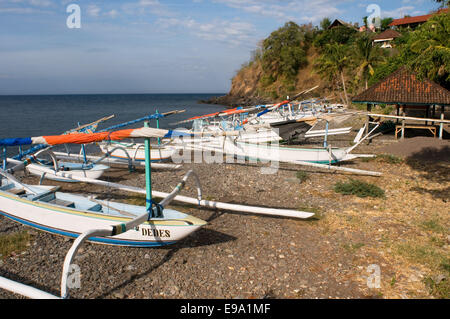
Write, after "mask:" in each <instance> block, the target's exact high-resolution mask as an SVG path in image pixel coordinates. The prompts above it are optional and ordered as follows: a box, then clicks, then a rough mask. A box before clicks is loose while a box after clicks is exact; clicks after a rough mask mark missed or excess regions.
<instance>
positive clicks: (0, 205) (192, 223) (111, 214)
mask: <svg viewBox="0 0 450 319" xmlns="http://www.w3.org/2000/svg"><path fill="white" fill-rule="evenodd" d="M32 187H33V188H34V189H40V190H45V188H46V187H47V188H51V187H48V186H39V187H38V186H32ZM54 194H55V195H56V197H59V198H63V199H64V200H65V201H71V200H72V201H73V202H76V203H77V206H78V205H80V207H78V208H71V207H63V206H61V205H57V204H50V203H48V202H44V201H41V200H35V201H33V200H30V199H28V198H26V197H20V196H17V195H13V194H10V193H9V192H8V191H5V190H0V214H1V215H4V216H5V217H8V218H10V219H12V220H15V221H17V222H19V223H22V224H24V225H27V226H31V227H34V228H37V229H40V230H43V231H46V232H50V233H53V234H57V235H62V236H68V237H74V238H75V237H78V236H79V235H80V234H81V233H83V232H85V231H87V230H90V229H93V228H108V227H111V226H112V225H117V224H119V223H126V222H127V221H129V220H131V219H132V217H126V216H124V215H122V214H121V213H120V212H118V211H115V210H114V209H113V208H112V207H114V208H116V209H118V210H122V211H133V212H135V213H136V214H139V213H140V214H142V213H145V207H140V206H134V205H126V204H120V203H112V202H111V203H107V205H108V206H109V207H108V209H107V211H106V212H96V211H91V210H89V207H88V206H89V205H91V206H92V207H95V206H96V205H97V207H98V204H96V203H94V202H90V201H89V200H87V199H86V198H84V197H81V196H76V195H71V194H65V193H58V192H56V193H54ZM81 206H85V207H84V209H83V207H81ZM103 209H104V210H106V209H105V208H104V207H103ZM164 216H165V217H166V218H167V219H160V218H152V219H151V220H149V221H148V222H146V223H143V224H141V225H140V226H139V227H136V228H135V229H132V230H129V231H127V232H125V233H122V234H119V235H116V236H113V237H112V236H111V237H95V238H90V239H89V240H90V241H92V242H97V243H103V244H110V245H119V246H134V247H153V246H162V245H168V244H173V243H175V242H177V241H179V240H181V239H183V238H185V237H186V236H188V235H189V234H190V233H192V232H193V231H195V230H197V229H198V228H200V227H201V226H203V225H205V224H206V222H204V221H202V220H200V219H198V218H195V217H193V216H189V215H186V214H183V213H180V212H177V211H174V210H170V209H165V210H164Z"/></svg>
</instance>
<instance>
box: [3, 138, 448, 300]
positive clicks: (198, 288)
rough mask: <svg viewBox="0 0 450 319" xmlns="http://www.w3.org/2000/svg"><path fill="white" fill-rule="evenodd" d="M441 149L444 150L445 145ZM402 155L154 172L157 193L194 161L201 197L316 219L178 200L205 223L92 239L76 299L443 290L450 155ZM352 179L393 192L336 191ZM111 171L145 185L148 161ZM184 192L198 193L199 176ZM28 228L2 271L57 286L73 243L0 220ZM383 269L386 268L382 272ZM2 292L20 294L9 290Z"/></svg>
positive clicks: (370, 149) (84, 188) (77, 188)
mask: <svg viewBox="0 0 450 319" xmlns="http://www.w3.org/2000/svg"><path fill="white" fill-rule="evenodd" d="M355 134H356V132H355ZM331 142H332V143H333V145H336V146H339V145H341V146H348V145H349V142H350V139H348V138H347V139H343V138H339V137H336V138H334V139H332V140H331ZM434 142H436V141H434ZM434 142H433V141H432V142H431V143H434ZM427 143H429V142H427ZM446 143H447V145H449V144H450V143H449V142H448V141H446ZM395 145H396V146H399V145H400V144H399V143H398V142H397V141H395V140H393V137H392V135H389V136H381V137H379V138H376V139H374V141H373V142H372V144H370V145H367V144H365V143H364V144H363V145H361V146H360V147H359V148H358V149H357V153H372V154H382V153H383V154H384V153H386V149H387V148H389V147H391V148H393V150H395V149H399V148H398V147H397V148H396V146H395ZM447 151H448V146H447ZM436 152H440V153H442V152H446V147H445V145H444V146H443V147H442V148H439V149H438V150H437V151H436ZM391 153H395V151H391ZM447 154H448V153H447ZM397 156H399V157H400V156H401V154H398V155H397ZM395 159H396V158H394V159H392V158H388V157H379V158H377V159H373V160H367V159H366V160H364V159H357V160H354V161H352V162H350V163H346V164H342V166H344V167H351V168H359V169H366V170H371V171H378V172H382V173H383V175H382V176H381V177H369V176H356V175H351V174H348V173H329V172H324V171H322V170H320V169H313V168H305V167H298V166H295V165H286V164H281V167H280V168H279V169H278V171H277V172H276V174H273V175H264V174H261V167H263V166H264V165H263V164H251V165H242V164H188V165H184V166H183V169H182V170H180V171H167V170H166V171H160V170H155V171H154V172H153V173H152V177H153V187H154V189H156V190H160V191H170V190H171V189H172V187H174V186H175V185H176V184H177V183H178V182H179V180H180V178H181V177H182V176H183V175H184V173H185V172H186V171H187V170H188V169H191V168H192V169H194V170H195V171H196V172H197V174H198V175H199V177H200V180H201V182H202V188H203V193H204V198H205V199H210V200H218V201H223V202H233V203H240V204H247V205H261V206H269V207H280V208H294V209H300V210H304V211H312V212H315V213H316V216H315V217H314V218H312V219H309V220H295V219H289V218H276V217H264V216H258V215H253V214H242V213H232V212H227V211H214V210H208V209H200V208H196V207H192V206H188V205H182V204H180V205H178V204H177V205H173V206H172V207H174V208H176V209H178V210H180V211H183V212H187V213H189V214H192V215H195V216H197V217H199V218H202V219H204V220H206V221H208V225H207V226H205V227H204V228H202V229H201V230H200V231H197V232H196V233H194V234H193V235H191V236H190V237H188V238H187V239H185V240H183V241H182V242H180V243H178V244H176V245H174V246H170V247H164V248H156V249H138V248H134V249H131V248H123V247H122V248H121V247H112V246H102V245H97V244H89V243H88V244H85V245H84V246H83V248H82V249H81V251H80V252H79V255H78V257H77V258H76V260H75V263H76V264H77V265H79V266H80V269H81V289H72V290H71V291H70V293H71V296H72V297H74V298H439V297H441V298H442V297H444V298H447V297H448V295H446V292H445V291H447V293H448V284H447V286H446V285H445V283H446V282H448V280H449V278H448V275H449V273H448V265H449V226H450V220H449V212H450V204H449V200H450V177H449V176H450V175H449V172H450V162H449V158H448V156H447V157H446V156H443V157H442V156H441V157H440V159H439V161H435V162H426V161H419V160H418V159H417V158H414V157H411V154H409V153H408V152H406V151H405V152H404V154H403V160H402V161H401V162H397V161H396V160H395ZM419 159H420V158H419ZM298 171H303V172H305V173H304V174H302V176H304V177H305V179H306V180H304V181H300V179H299V178H298V177H297V172H298ZM350 178H353V179H357V180H361V181H366V182H369V183H372V184H375V185H377V186H379V187H380V188H382V189H383V190H384V191H385V198H359V197H357V196H354V195H342V194H339V193H336V192H335V191H334V185H335V184H336V183H337V182H339V181H348V180H349V179H350ZM103 179H104V180H107V181H111V182H118V183H123V184H128V185H133V186H139V187H142V188H144V187H145V182H144V176H143V170H142V169H138V170H137V171H136V172H134V173H129V172H128V171H127V170H126V169H123V168H118V167H114V168H113V169H112V170H111V171H110V172H108V174H107V175H106V176H104V178H103ZM25 181H26V182H30V183H31V182H37V181H38V179H37V178H35V177H28V178H25ZM44 184H48V185H60V186H61V187H62V190H66V191H71V192H75V193H83V194H85V193H89V194H97V195H99V196H100V197H104V198H114V199H115V200H119V201H124V202H129V203H139V204H143V199H142V197H139V196H130V194H128V193H122V192H119V191H115V190H112V189H105V188H101V187H95V186H92V185H87V184H83V183H78V184H63V183H57V182H51V181H45V182H44ZM183 194H187V195H191V196H195V188H194V183H193V182H192V181H189V182H188V184H187V188H186V189H185V190H184V191H183ZM20 231H26V232H27V233H29V234H30V235H31V236H30V239H29V241H28V244H27V247H26V248H25V249H23V250H22V251H17V252H14V253H12V254H10V255H8V256H2V257H0V276H4V277H7V278H10V279H14V280H18V281H20V282H22V283H26V284H30V285H32V286H34V287H38V288H41V289H43V290H45V291H48V292H51V293H54V294H59V286H60V277H61V272H62V264H63V260H64V257H65V254H66V253H67V251H68V249H69V248H70V246H71V244H72V240H71V239H66V238H62V237H58V236H54V235H51V234H47V233H44V232H40V231H35V230H32V229H31V228H28V227H25V226H22V225H19V224H17V223H15V222H13V221H10V220H8V219H6V218H4V217H0V233H1V234H14V233H17V232H20ZM377 271H379V276H378V277H376V276H375V277H374V275H376V274H377ZM376 278H379V279H380V280H379V286H377V281H376V280H375V279H376ZM446 289H447V290H446ZM0 297H1V298H17V296H15V295H13V294H10V293H8V292H5V291H3V290H0Z"/></svg>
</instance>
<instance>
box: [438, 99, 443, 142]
mask: <svg viewBox="0 0 450 319" xmlns="http://www.w3.org/2000/svg"><path fill="white" fill-rule="evenodd" d="M443 119H444V106H443V105H441V120H443ZM443 135H444V123H443V122H441V124H439V139H440V140H442V137H443Z"/></svg>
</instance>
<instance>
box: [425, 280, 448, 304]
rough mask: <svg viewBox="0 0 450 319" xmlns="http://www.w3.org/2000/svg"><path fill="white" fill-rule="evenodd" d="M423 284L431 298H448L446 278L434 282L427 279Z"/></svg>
mask: <svg viewBox="0 0 450 319" xmlns="http://www.w3.org/2000/svg"><path fill="white" fill-rule="evenodd" d="M424 282H425V284H426V285H427V287H428V288H429V289H430V294H432V295H433V296H435V297H437V298H441V299H449V298H450V281H449V279H448V278H445V279H443V280H440V281H439V282H436V281H435V280H434V279H433V278H432V277H427V278H425V279H424Z"/></svg>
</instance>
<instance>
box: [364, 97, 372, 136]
mask: <svg viewBox="0 0 450 319" xmlns="http://www.w3.org/2000/svg"><path fill="white" fill-rule="evenodd" d="M370 111H372V104H370V103H367V112H370ZM369 122H370V116H368V115H367V118H366V132H365V133H366V134H365V135H367V134H369Z"/></svg>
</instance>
